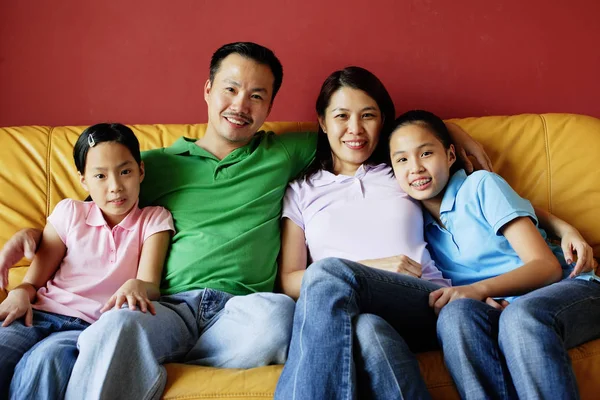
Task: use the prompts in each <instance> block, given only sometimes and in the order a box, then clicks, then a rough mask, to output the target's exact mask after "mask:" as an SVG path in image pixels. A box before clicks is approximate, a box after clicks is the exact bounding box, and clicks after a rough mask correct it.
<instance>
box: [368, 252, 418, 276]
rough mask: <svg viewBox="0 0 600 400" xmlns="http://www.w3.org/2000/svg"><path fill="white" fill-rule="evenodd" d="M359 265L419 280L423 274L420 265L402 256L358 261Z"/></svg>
mask: <svg viewBox="0 0 600 400" xmlns="http://www.w3.org/2000/svg"><path fill="white" fill-rule="evenodd" d="M359 263H361V264H363V265H366V266H368V267H372V268H377V269H382V270H384V271H390V272H397V273H399V274H404V275H409V276H414V277H415V278H420V277H421V275H422V273H423V272H422V267H421V264H419V263H418V262H416V261H415V260H413V259H411V258H410V257H408V256H405V255H403V254H402V255H399V256H392V257H386V258H377V259H374V260H362V261H359Z"/></svg>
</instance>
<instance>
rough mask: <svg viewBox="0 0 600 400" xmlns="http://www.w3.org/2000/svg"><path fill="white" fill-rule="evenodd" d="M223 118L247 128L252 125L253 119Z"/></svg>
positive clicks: (226, 116) (228, 116) (230, 116)
mask: <svg viewBox="0 0 600 400" xmlns="http://www.w3.org/2000/svg"><path fill="white" fill-rule="evenodd" d="M223 118H225V119H226V120H227V122H229V123H231V124H233V125H237V126H246V125H250V124H251V123H252V119H251V118H247V117H243V116H238V115H223Z"/></svg>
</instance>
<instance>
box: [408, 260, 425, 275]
mask: <svg viewBox="0 0 600 400" xmlns="http://www.w3.org/2000/svg"><path fill="white" fill-rule="evenodd" d="M406 258H407V261H408V266H409V268H410V270H411V271H412V272H413V273H414V274H415V275H416V276H417V278H420V277H421V275H423V267H422V266H421V264H419V263H418V262H416V261H415V260H413V259H412V258H410V257H406Z"/></svg>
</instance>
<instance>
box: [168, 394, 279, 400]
mask: <svg viewBox="0 0 600 400" xmlns="http://www.w3.org/2000/svg"><path fill="white" fill-rule="evenodd" d="M224 396H227V397H240V398H249V396H251V397H268V398H272V397H273V396H274V393H273V392H268V393H267V392H263V393H260V392H259V393H250V392H245V393H239V392H238V393H211V394H194V395H183V396H173V397H164V398H163V400H168V399H217V398H223V397H224Z"/></svg>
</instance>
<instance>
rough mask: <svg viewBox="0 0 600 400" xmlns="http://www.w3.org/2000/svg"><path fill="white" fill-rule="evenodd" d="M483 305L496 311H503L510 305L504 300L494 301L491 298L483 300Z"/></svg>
mask: <svg viewBox="0 0 600 400" xmlns="http://www.w3.org/2000/svg"><path fill="white" fill-rule="evenodd" d="M485 303H486V304H487V305H489V306H492V307H494V308H495V309H496V310H500V311H502V310H504V309H505V308H506V307H508V306H509V305H510V303H509V302H508V301H506V300H505V299H499V300H495V299H492V298H491V297H488V298H487V299H485Z"/></svg>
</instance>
